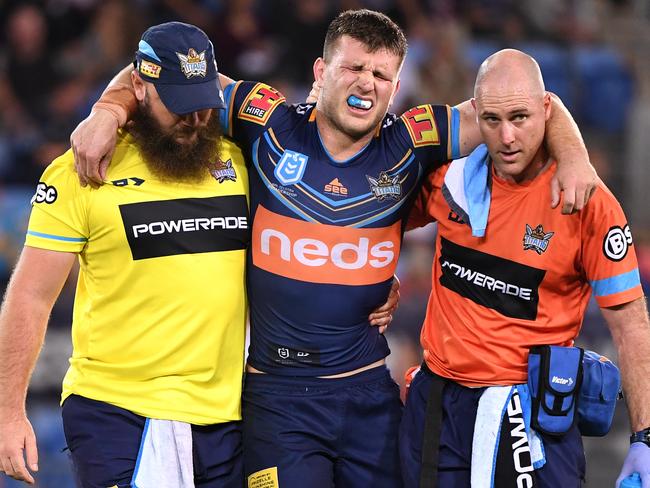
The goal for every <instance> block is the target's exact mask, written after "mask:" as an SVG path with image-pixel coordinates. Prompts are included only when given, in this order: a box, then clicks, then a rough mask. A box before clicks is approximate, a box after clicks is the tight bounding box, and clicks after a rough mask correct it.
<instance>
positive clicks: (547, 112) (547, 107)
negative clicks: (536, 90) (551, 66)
mask: <svg viewBox="0 0 650 488" xmlns="http://www.w3.org/2000/svg"><path fill="white" fill-rule="evenodd" d="M552 107H553V104H552V103H551V94H550V93H549V92H546V93H544V120H546V121H548V119H550V118H551V111H552V110H553V108H552Z"/></svg>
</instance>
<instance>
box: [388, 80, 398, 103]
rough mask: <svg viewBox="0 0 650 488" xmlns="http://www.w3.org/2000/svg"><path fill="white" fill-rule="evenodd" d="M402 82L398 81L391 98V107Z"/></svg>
mask: <svg viewBox="0 0 650 488" xmlns="http://www.w3.org/2000/svg"><path fill="white" fill-rule="evenodd" d="M400 81H401V80H397V84H396V85H395V90H394V91H393V94H392V95H391V96H390V102H388V106H389V107H390V106H391V105H392V104H393V100H395V97H396V96H397V93H398V92H399V87H400Z"/></svg>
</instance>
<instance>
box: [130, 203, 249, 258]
mask: <svg viewBox="0 0 650 488" xmlns="http://www.w3.org/2000/svg"><path fill="white" fill-rule="evenodd" d="M120 213H121V214H122V222H123V223H124V230H125V232H126V237H127V240H128V242H129V246H130V247H131V254H132V255H133V259H134V260H139V259H148V258H157V257H162V256H173V255H177V254H195V253H203V252H214V251H233V250H237V249H245V248H246V247H247V246H248V243H249V241H250V232H249V230H250V229H249V223H248V206H247V204H246V197H245V196H243V195H229V196H222V197H210V198H181V199H178V200H161V201H155V202H141V203H130V204H125V205H120Z"/></svg>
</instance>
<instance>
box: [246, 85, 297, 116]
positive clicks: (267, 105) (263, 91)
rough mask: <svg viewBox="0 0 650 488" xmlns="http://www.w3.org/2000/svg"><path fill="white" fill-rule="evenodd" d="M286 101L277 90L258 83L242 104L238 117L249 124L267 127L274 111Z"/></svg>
mask: <svg viewBox="0 0 650 488" xmlns="http://www.w3.org/2000/svg"><path fill="white" fill-rule="evenodd" d="M285 100H286V99H285V98H284V96H283V95H282V94H281V93H280V92H279V91H277V90H276V89H275V88H273V87H271V86H269V85H266V84H264V83H258V84H257V85H255V87H254V88H253V90H251V92H250V93H249V94H248V96H247V97H246V99H245V100H244V102H243V103H242V105H241V107H240V109H239V113H238V114H237V116H238V117H239V118H240V119H243V120H248V121H249V122H255V123H256V124H259V125H266V122H267V121H268V120H269V117H270V116H271V114H272V113H273V110H274V109H275V108H276V107H277V106H278V105H280V104H281V103H282V102H284V101H285Z"/></svg>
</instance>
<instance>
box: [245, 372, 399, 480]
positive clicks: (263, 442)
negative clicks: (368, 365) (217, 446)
mask: <svg viewBox="0 0 650 488" xmlns="http://www.w3.org/2000/svg"><path fill="white" fill-rule="evenodd" d="M401 414H402V402H401V400H400V397H399V387H398V386H397V385H396V384H395V382H394V381H393V380H392V378H391V377H390V374H389V372H388V369H387V368H386V367H385V366H381V367H379V368H373V369H371V370H368V371H363V372H361V373H359V374H356V375H353V376H349V377H346V378H336V379H324V378H313V377H311V378H301V377H284V376H277V375H268V374H251V373H248V374H247V375H246V380H245V383H244V396H243V418H244V471H245V474H246V476H247V477H248V486H249V487H257V486H264V487H265V488H278V487H281V488H304V487H307V486H308V487H309V488H326V487H327V488H331V487H341V488H352V487H373V488H396V487H397V488H399V487H400V486H401V476H400V473H399V457H398V451H397V432H398V428H399V422H400V418H401Z"/></svg>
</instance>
